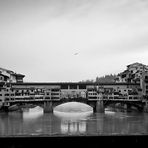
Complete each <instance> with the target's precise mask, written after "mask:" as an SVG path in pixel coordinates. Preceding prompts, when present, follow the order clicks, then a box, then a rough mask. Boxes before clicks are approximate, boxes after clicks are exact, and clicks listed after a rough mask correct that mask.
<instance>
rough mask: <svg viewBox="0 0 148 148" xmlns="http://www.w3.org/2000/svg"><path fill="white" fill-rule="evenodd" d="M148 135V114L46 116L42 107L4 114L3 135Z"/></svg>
mask: <svg viewBox="0 0 148 148" xmlns="http://www.w3.org/2000/svg"><path fill="white" fill-rule="evenodd" d="M145 134H146V135H147V134H148V113H138V112H130V113H127V112H121V111H119V110H118V111H111V110H106V111H105V113H92V112H85V113H60V112H54V113H45V114H44V113H43V110H42V109H41V108H39V107H37V108H35V109H30V110H26V111H24V112H22V113H21V112H11V113H0V136H1V137H2V136H28V135H29V136H30V135H35V136H36V135H40V136H41V135H43V136H67V135H76V136H81V135H83V136H85V135H87V136H91V135H92V136H93V135H95V136H96V135H145Z"/></svg>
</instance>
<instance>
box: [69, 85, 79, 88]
mask: <svg viewBox="0 0 148 148" xmlns="http://www.w3.org/2000/svg"><path fill="white" fill-rule="evenodd" d="M69 86H70V87H69V88H70V89H77V85H74V84H73V85H72V84H71V85H69Z"/></svg>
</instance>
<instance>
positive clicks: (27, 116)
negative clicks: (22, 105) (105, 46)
mask: <svg viewBox="0 0 148 148" xmlns="http://www.w3.org/2000/svg"><path fill="white" fill-rule="evenodd" d="M42 115H43V108H41V107H39V106H36V107H34V108H30V109H29V110H28V111H24V112H23V119H24V121H29V120H32V119H37V118H38V117H40V116H42Z"/></svg>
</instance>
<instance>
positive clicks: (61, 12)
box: [0, 0, 148, 82]
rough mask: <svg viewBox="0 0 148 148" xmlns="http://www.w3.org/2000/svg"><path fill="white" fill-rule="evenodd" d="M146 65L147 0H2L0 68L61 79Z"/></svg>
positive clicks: (33, 76) (28, 77) (36, 77)
mask: <svg viewBox="0 0 148 148" xmlns="http://www.w3.org/2000/svg"><path fill="white" fill-rule="evenodd" d="M134 62H140V63H143V64H145V65H148V1H146V0H0V67H3V68H7V69H10V70H13V71H15V72H17V73H22V74H25V75H26V77H25V79H24V81H38V82H46V81H47V82H58V81H80V80H85V79H95V77H96V76H103V75H105V74H111V73H112V74H117V73H119V72H122V71H123V70H125V69H126V65H128V64H131V63H134Z"/></svg>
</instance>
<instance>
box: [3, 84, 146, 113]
mask: <svg viewBox="0 0 148 148" xmlns="http://www.w3.org/2000/svg"><path fill="white" fill-rule="evenodd" d="M135 90H137V91H135ZM138 90H140V85H139V84H134V83H133V84H132V83H99V84H98V83H72V82H70V83H9V84H7V87H4V88H3V89H2V90H1V98H2V99H1V100H2V104H3V107H4V108H6V109H8V110H9V108H11V106H13V105H15V104H17V105H21V104H35V105H39V106H42V107H43V108H44V112H52V111H53V109H54V107H55V106H57V105H60V104H62V103H65V102H71V101H76V102H82V103H85V104H88V105H90V106H91V107H93V110H94V112H104V108H105V107H106V106H107V105H109V104H116V103H121V104H122V105H124V106H125V108H127V109H128V108H130V107H131V106H134V107H137V109H138V110H141V111H142V110H143V109H144V108H145V107H147V101H146V100H145V99H143V98H142V96H141V95H140V92H138Z"/></svg>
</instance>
